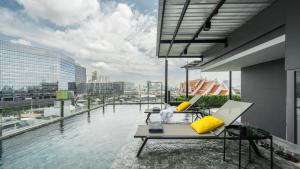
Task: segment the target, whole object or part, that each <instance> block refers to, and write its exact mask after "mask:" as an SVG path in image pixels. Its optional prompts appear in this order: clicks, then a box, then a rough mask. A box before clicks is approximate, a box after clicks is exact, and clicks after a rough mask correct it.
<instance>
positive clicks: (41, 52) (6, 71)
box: [0, 41, 75, 91]
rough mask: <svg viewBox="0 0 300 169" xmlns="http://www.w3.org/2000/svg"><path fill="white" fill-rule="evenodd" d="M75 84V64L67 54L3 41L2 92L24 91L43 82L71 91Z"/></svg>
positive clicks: (0, 52)
mask: <svg viewBox="0 0 300 169" xmlns="http://www.w3.org/2000/svg"><path fill="white" fill-rule="evenodd" d="M68 82H75V61H74V59H72V58H70V57H68V56H66V55H65V54H63V53H60V52H56V51H51V50H47V49H41V48H36V47H31V46H25V45H20V44H14V43H10V42H6V41H0V91H1V90H3V89H4V88H6V89H13V90H22V89H26V88H28V87H31V86H38V85H40V84H41V83H58V88H59V89H68Z"/></svg>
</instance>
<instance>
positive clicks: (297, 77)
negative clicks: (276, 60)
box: [295, 71, 300, 144]
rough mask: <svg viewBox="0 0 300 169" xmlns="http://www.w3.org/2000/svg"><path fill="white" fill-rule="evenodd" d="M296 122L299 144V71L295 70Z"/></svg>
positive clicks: (298, 141) (299, 141) (299, 142)
mask: <svg viewBox="0 0 300 169" xmlns="http://www.w3.org/2000/svg"><path fill="white" fill-rule="evenodd" d="M295 105H296V118H297V119H296V122H297V143H298V144H300V71H298V72H296V103H295Z"/></svg>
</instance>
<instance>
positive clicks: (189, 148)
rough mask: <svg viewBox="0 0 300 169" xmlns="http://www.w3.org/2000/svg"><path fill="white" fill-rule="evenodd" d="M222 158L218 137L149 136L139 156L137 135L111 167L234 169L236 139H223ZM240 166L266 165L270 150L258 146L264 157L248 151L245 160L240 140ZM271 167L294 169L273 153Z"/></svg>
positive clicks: (245, 149)
mask: <svg viewBox="0 0 300 169" xmlns="http://www.w3.org/2000/svg"><path fill="white" fill-rule="evenodd" d="M227 143H228V144H227V149H226V152H227V154H226V161H223V141H222V140H149V141H148V143H147V144H146V146H145V148H144V150H143V152H142V153H141V156H140V157H139V158H136V153H137V151H138V149H139V147H140V145H141V144H142V141H141V139H132V141H130V142H129V143H128V144H127V145H125V146H124V147H123V148H122V150H121V151H120V153H119V155H118V157H117V158H116V160H115V161H114V163H113V165H112V167H111V168H112V169H167V168H172V169H196V168H197V169H199V168H200V169H235V168H238V142H237V141H227ZM242 150H243V153H242V167H243V168H244V167H246V168H247V169H267V168H270V161H269V156H270V154H269V153H268V151H266V150H265V149H261V152H262V154H263V155H264V156H265V157H266V158H261V157H258V156H256V155H255V153H254V152H253V153H252V162H251V163H248V143H247V142H243V148H242ZM274 161H275V165H274V169H294V168H297V167H295V166H294V165H291V164H290V162H287V161H285V160H283V159H282V158H280V157H278V156H275V157H274Z"/></svg>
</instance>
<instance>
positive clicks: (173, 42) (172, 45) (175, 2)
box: [156, 0, 274, 58]
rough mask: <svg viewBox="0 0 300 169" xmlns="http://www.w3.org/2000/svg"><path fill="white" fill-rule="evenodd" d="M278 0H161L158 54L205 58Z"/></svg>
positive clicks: (169, 56)
mask: <svg viewBox="0 0 300 169" xmlns="http://www.w3.org/2000/svg"><path fill="white" fill-rule="evenodd" d="M273 2H274V0H226V1H225V0H159V12H158V33H157V36H158V37H157V46H156V51H157V56H158V57H160V58H165V57H167V58H201V57H202V53H203V52H205V51H206V50H208V49H209V48H211V47H212V46H214V45H215V44H217V43H223V44H224V47H226V45H227V37H228V36H229V35H230V34H231V33H232V32H233V31H234V30H236V29H237V28H239V27H241V26H242V25H243V24H244V23H246V22H247V21H248V20H249V19H251V18H252V17H253V16H255V15H257V14H258V13H259V12H261V11H262V10H263V9H265V8H266V7H268V6H269V5H271V4H272V3H273Z"/></svg>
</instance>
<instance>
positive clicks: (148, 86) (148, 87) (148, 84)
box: [147, 81, 150, 109]
mask: <svg viewBox="0 0 300 169" xmlns="http://www.w3.org/2000/svg"><path fill="white" fill-rule="evenodd" d="M147 90H148V109H149V104H150V103H149V99H150V98H149V96H150V82H149V81H147Z"/></svg>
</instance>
